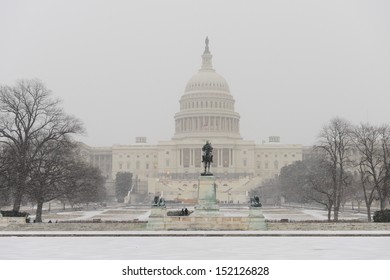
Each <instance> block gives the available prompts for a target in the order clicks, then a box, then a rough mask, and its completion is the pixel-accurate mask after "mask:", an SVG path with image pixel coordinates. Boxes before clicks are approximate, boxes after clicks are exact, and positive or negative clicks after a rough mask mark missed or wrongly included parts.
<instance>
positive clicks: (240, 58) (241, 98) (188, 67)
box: [0, 0, 390, 146]
mask: <svg viewBox="0 0 390 280" xmlns="http://www.w3.org/2000/svg"><path fill="white" fill-rule="evenodd" d="M206 36H209V38H210V51H211V53H212V54H213V56H214V58H213V64H214V68H215V69H216V70H217V72H218V73H219V74H221V75H222V76H224V77H225V78H226V80H227V82H228V83H229V86H230V90H231V93H232V95H233V97H234V98H235V100H236V111H237V112H238V113H240V115H241V122H240V123H241V135H242V136H243V138H244V139H246V140H256V141H257V142H260V141H261V140H262V139H265V138H267V137H268V136H269V135H279V136H281V139H282V142H284V143H291V144H299V143H301V144H305V145H307V144H313V143H314V142H315V141H316V136H317V134H318V132H319V130H320V129H321V127H322V125H323V124H324V123H326V122H327V121H328V120H329V119H330V118H332V117H334V116H341V117H345V118H347V119H349V120H351V121H353V122H356V123H359V122H361V121H369V122H372V123H376V124H381V123H388V122H390V1H387V0H383V1H374V0H367V1H361V0H350V1H342V0H334V1H333V0H324V1H313V0H307V1H292V0H279V1H277V0H273V1H271V0H268V1H260V0H256V1H255V0H254V1H227V0H220V1H210V0H208V1H199V0H198V1H184V0H176V1H173V0H172V1H167V0H166V1H159V0H156V1H151V0H150V1H147V0H146V1H145V0H142V1H96V0H94V1H69V0H67V1H53V0H47V1H41V0H35V1H27V0H26V1H15V0H9V1H7V0H0V84H9V85H11V84H13V83H14V82H15V81H16V80H17V79H20V78H28V79H30V78H39V79H41V80H42V81H44V82H45V83H46V85H47V87H48V88H50V89H52V90H53V92H54V94H55V96H57V97H59V98H61V99H62V100H63V101H64V104H63V105H64V107H65V110H66V111H67V112H68V113H71V114H73V115H75V116H77V117H79V118H80V119H81V120H82V121H83V122H84V124H85V126H86V129H87V136H86V137H83V138H82V141H84V142H85V143H87V144H89V145H93V146H110V145H112V144H131V143H134V141H135V137H136V136H146V137H147V138H148V142H149V143H157V141H159V140H169V139H170V138H171V137H172V136H173V134H174V114H175V113H176V112H178V111H179V102H178V101H179V99H180V97H181V95H182V94H183V93H184V88H185V85H186V83H187V81H188V79H189V78H190V77H191V76H192V75H193V74H195V73H196V72H197V71H198V69H199V68H200V65H201V57H200V56H201V54H202V52H203V49H204V39H205V37H206Z"/></svg>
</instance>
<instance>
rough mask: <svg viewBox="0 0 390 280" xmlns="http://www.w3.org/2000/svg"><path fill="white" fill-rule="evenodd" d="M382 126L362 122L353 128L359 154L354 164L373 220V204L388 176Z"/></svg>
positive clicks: (368, 216)
mask: <svg viewBox="0 0 390 280" xmlns="http://www.w3.org/2000/svg"><path fill="white" fill-rule="evenodd" d="M381 138H382V135H381V128H379V127H375V126H373V125H370V124H360V125H358V126H355V128H354V130H353V137H352V139H353V142H354V146H355V147H356V149H357V150H358V154H359V156H358V157H357V159H356V160H354V161H353V162H354V166H355V167H356V168H357V170H358V172H359V177H360V178H359V179H360V184H361V186H362V188H363V194H364V201H365V203H366V207H367V218H368V221H371V205H372V202H373V201H374V200H375V198H376V194H377V193H378V194H379V197H381V195H380V194H381V193H383V192H382V191H381V190H382V189H383V187H382V186H383V184H384V182H385V178H386V166H385V164H384V156H383V153H382V147H381Z"/></svg>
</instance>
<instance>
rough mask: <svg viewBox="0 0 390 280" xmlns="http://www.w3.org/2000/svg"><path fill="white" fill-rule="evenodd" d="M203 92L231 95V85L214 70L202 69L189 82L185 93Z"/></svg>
mask: <svg viewBox="0 0 390 280" xmlns="http://www.w3.org/2000/svg"><path fill="white" fill-rule="evenodd" d="M203 90H217V91H223V92H226V93H230V90H229V85H228V83H227V82H226V80H225V78H224V77H222V76H221V75H219V74H218V73H216V72H215V71H213V70H203V69H201V70H199V72H198V73H197V74H195V75H194V76H192V77H191V79H190V80H189V81H188V83H187V86H186V88H185V93H188V92H190V91H203Z"/></svg>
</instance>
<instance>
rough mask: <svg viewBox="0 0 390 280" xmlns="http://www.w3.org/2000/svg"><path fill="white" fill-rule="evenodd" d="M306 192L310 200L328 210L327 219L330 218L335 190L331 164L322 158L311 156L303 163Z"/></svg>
mask: <svg viewBox="0 0 390 280" xmlns="http://www.w3.org/2000/svg"><path fill="white" fill-rule="evenodd" d="M305 166H306V168H307V172H306V176H305V179H306V182H307V183H306V185H305V186H306V192H305V195H306V197H308V198H309V199H310V200H312V201H314V202H316V203H318V204H322V205H324V206H325V208H326V210H327V212H328V221H330V220H331V218H332V207H333V206H334V204H335V195H334V192H335V191H336V190H335V189H334V187H333V180H332V175H333V170H332V169H333V166H332V165H331V164H330V163H329V161H326V160H324V159H322V158H312V159H311V160H310V161H309V162H306V163H305Z"/></svg>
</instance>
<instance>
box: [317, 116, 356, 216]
mask: <svg viewBox="0 0 390 280" xmlns="http://www.w3.org/2000/svg"><path fill="white" fill-rule="evenodd" d="M350 136H351V125H350V123H349V122H348V121H346V120H344V119H341V118H334V119H332V120H331V121H330V123H329V124H327V125H325V126H324V127H323V129H322V131H321V133H320V137H319V138H320V141H319V142H320V143H319V145H318V146H317V149H319V150H321V151H322V152H323V155H324V157H325V159H326V160H328V161H329V163H330V166H331V171H332V176H331V178H332V188H333V192H332V194H333V201H334V205H333V212H334V220H335V221H337V220H338V216H339V211H340V205H341V202H342V200H343V195H344V190H345V187H346V185H347V184H346V182H347V181H348V180H347V176H348V175H347V172H346V170H347V168H348V166H349V164H350V158H349V153H350V148H351V144H352V143H351V137H350Z"/></svg>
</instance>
